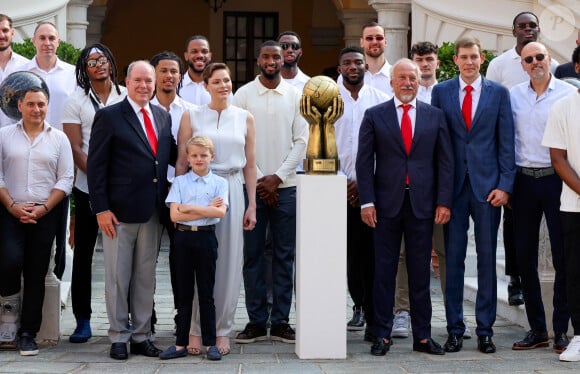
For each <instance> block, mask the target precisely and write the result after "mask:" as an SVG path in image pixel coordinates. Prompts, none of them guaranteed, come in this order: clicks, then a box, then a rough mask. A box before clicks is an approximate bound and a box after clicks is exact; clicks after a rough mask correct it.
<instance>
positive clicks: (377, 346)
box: [371, 338, 393, 356]
mask: <svg viewBox="0 0 580 374" xmlns="http://www.w3.org/2000/svg"><path fill="white" fill-rule="evenodd" d="M386 339H387V338H376V339H375V342H374V343H373V345H372V346H371V354H372V355H373V356H384V355H386V354H387V352H388V351H389V349H390V348H391V345H393V339H389V341H388V342H385V340H386Z"/></svg>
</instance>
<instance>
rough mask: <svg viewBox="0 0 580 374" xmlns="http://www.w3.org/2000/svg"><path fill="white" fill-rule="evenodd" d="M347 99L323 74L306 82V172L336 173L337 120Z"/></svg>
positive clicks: (303, 107)
mask: <svg viewBox="0 0 580 374" xmlns="http://www.w3.org/2000/svg"><path fill="white" fill-rule="evenodd" d="M343 111H344V103H343V102H342V99H341V98H340V93H339V91H338V85H337V84H336V82H335V81H334V80H332V79H331V78H329V77H326V76H323V75H317V76H315V77H312V78H310V80H309V81H308V82H306V84H305V85H304V90H303V91H302V99H301V101H300V113H302V116H303V117H304V118H305V119H306V121H308V123H309V124H310V130H309V138H308V147H307V148H306V160H304V170H305V171H306V174H336V172H337V171H338V169H339V167H340V165H339V161H338V151H337V150H336V137H335V135H334V123H335V122H336V120H337V119H339V118H340V116H342V113H343Z"/></svg>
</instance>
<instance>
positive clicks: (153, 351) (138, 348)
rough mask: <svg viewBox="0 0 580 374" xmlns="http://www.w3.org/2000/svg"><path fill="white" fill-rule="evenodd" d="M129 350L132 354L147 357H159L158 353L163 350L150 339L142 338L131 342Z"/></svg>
mask: <svg viewBox="0 0 580 374" xmlns="http://www.w3.org/2000/svg"><path fill="white" fill-rule="evenodd" d="M130 351H131V354H133V355H143V356H147V357H159V354H160V353H161V352H163V351H162V350H161V349H159V348H157V347H156V346H154V345H153V343H152V342H151V340H143V341H142V342H139V343H133V342H131V349H130Z"/></svg>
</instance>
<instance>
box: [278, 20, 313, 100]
mask: <svg viewBox="0 0 580 374" xmlns="http://www.w3.org/2000/svg"><path fill="white" fill-rule="evenodd" d="M276 41H277V42H278V43H280V47H281V48H282V55H283V58H284V63H283V64H282V71H281V72H280V73H281V74H282V79H284V80H285V81H286V82H288V83H290V84H291V85H293V86H294V87H296V88H298V89H299V90H300V91H302V89H303V88H304V85H305V84H306V82H308V80H309V79H310V77H309V76H308V75H306V74H304V73H303V72H302V70H300V68H299V67H298V61H300V58H301V57H302V43H301V42H300V37H299V36H298V34H296V33H295V32H294V31H284V32H283V33H281V34H280V35H278V39H277V40H276Z"/></svg>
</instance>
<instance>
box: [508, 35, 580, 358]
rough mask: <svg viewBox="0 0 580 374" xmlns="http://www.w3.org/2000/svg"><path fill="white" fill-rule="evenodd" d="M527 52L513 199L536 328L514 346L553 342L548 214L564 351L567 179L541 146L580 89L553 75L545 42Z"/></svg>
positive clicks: (558, 342)
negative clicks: (546, 263) (557, 107)
mask: <svg viewBox="0 0 580 374" xmlns="http://www.w3.org/2000/svg"><path fill="white" fill-rule="evenodd" d="M521 56H522V67H523V68H524V70H525V71H526V73H527V74H528V75H529V77H530V80H529V81H528V82H524V83H520V84H518V85H516V86H514V87H512V89H511V90H510V97H511V106H512V112H513V116H514V128H515V155H516V166H517V173H516V179H515V183H514V195H513V197H512V199H511V200H512V208H513V216H514V239H515V240H514V242H515V247H516V259H517V264H518V270H519V274H520V276H521V279H522V290H523V293H524V298H525V300H526V305H525V307H526V315H527V317H528V322H529V324H530V331H529V332H528V334H527V335H526V337H525V338H524V339H523V340H521V341H518V342H515V343H514V344H513V347H512V349H514V350H527V349H533V348H538V347H547V346H548V345H549V343H548V331H547V327H546V313H545V312H544V303H543V302H542V290H541V289H540V280H539V278H538V245H539V232H540V221H541V219H542V215H544V216H545V217H546V223H547V227H548V232H549V234H550V247H551V250H552V263H553V265H554V270H555V275H554V289H553V296H554V297H553V305H554V310H553V314H552V321H553V326H554V350H555V351H556V352H558V353H562V351H564V349H565V348H566V346H567V345H568V338H567V336H566V332H567V330H568V321H569V320H570V315H569V314H568V306H567V302H566V272H565V269H564V267H565V265H564V240H563V233H562V226H561V221H560V195H561V193H562V179H560V177H559V176H558V174H556V173H555V171H554V168H553V167H552V163H551V160H550V152H549V149H548V148H547V147H544V146H542V145H541V140H542V136H543V134H544V130H545V128H546V122H547V120H548V114H549V112H550V109H551V108H552V106H553V105H554V104H555V103H556V102H557V101H559V100H560V99H562V98H564V97H565V96H568V95H570V94H571V93H573V92H574V91H576V88H575V87H573V86H572V85H569V84H568V83H565V82H562V81H560V80H558V79H556V78H555V77H553V75H552V74H550V70H549V68H550V55H549V54H548V50H547V49H546V47H545V46H544V45H542V44H540V43H537V42H531V43H528V44H526V46H525V47H524V48H522V51H521Z"/></svg>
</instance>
